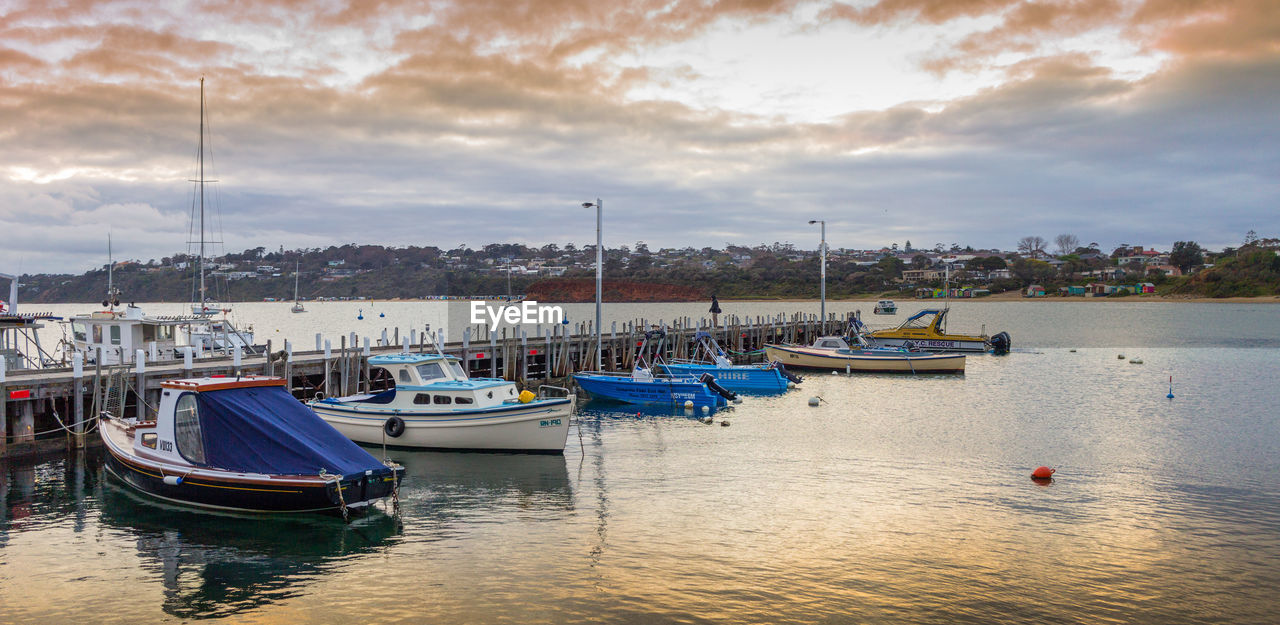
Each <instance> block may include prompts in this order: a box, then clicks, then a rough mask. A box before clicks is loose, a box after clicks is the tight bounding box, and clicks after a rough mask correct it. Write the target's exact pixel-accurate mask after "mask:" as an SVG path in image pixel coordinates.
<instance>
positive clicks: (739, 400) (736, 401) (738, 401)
mask: <svg viewBox="0 0 1280 625" xmlns="http://www.w3.org/2000/svg"><path fill="white" fill-rule="evenodd" d="M733 403H735V404H741V403H742V398H741V397H734V398H733Z"/></svg>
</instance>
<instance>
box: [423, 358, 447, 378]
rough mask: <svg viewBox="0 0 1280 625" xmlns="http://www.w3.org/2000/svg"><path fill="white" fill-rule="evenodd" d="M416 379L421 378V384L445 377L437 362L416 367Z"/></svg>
mask: <svg viewBox="0 0 1280 625" xmlns="http://www.w3.org/2000/svg"><path fill="white" fill-rule="evenodd" d="M418 377H420V378H422V381H423V382H430V381H431V380H439V379H441V378H443V377H445V374H444V369H441V368H440V363H438V362H428V363H426V364H421V365H418Z"/></svg>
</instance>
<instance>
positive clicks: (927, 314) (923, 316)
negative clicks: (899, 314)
mask: <svg viewBox="0 0 1280 625" xmlns="http://www.w3.org/2000/svg"><path fill="white" fill-rule="evenodd" d="M937 314H938V313H936V312H934V311H930V310H922V311H920V312H918V313H916V314H915V315H914V316H912V317H911V318H910V319H908V320H906V321H904V322H903V323H902V325H900V326H898V327H900V328H920V329H924V328H928V327H929V325H930V324H932V323H933V318H934V316H936V315H937Z"/></svg>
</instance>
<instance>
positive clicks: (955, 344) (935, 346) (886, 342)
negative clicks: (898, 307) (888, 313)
mask: <svg viewBox="0 0 1280 625" xmlns="http://www.w3.org/2000/svg"><path fill="white" fill-rule="evenodd" d="M871 338H872V340H874V341H875V344H876V345H878V346H880V347H903V346H904V345H905V344H906V343H907V341H910V342H911V344H912V345H914V346H915V347H916V348H918V349H920V350H923V351H926V352H973V353H981V352H985V351H987V343H986V341H984V340H982V339H980V338H977V337H966V338H910V337H893V336H882V335H877V334H875V333H872V334H871Z"/></svg>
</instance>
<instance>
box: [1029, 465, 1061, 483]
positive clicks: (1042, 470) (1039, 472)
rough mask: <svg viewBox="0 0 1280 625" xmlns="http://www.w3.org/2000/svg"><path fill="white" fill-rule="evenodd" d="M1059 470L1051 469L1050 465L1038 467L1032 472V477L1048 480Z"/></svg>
mask: <svg viewBox="0 0 1280 625" xmlns="http://www.w3.org/2000/svg"><path fill="white" fill-rule="evenodd" d="M1057 472H1058V470H1057V469H1050V468H1049V467H1036V470H1035V471H1032V472H1031V479H1035V480H1047V479H1049V478H1051V477H1053V474H1054V473H1057Z"/></svg>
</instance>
